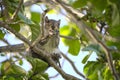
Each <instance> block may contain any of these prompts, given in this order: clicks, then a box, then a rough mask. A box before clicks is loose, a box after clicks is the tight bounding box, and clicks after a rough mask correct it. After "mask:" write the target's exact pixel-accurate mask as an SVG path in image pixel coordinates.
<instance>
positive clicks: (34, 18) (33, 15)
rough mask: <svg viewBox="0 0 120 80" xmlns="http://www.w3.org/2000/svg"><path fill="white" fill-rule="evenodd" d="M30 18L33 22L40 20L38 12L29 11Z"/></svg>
mask: <svg viewBox="0 0 120 80" xmlns="http://www.w3.org/2000/svg"><path fill="white" fill-rule="evenodd" d="M31 20H32V21H34V22H37V23H39V22H40V13H38V12H31Z"/></svg>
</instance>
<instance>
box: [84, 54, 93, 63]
mask: <svg viewBox="0 0 120 80" xmlns="http://www.w3.org/2000/svg"><path fill="white" fill-rule="evenodd" d="M91 54H92V52H90V53H89V54H88V55H86V56H85V57H84V59H83V60H82V63H83V64H85V63H86V62H87V60H88V59H89V57H90V56H91Z"/></svg>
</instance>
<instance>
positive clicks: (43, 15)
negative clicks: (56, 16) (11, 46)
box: [31, 9, 49, 47]
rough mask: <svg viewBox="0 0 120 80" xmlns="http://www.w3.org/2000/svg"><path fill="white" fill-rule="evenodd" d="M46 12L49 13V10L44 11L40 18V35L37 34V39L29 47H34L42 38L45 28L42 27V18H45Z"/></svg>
mask: <svg viewBox="0 0 120 80" xmlns="http://www.w3.org/2000/svg"><path fill="white" fill-rule="evenodd" d="M48 11H49V10H48V9H46V10H45V11H44V12H43V13H42V18H41V33H40V34H39V36H38V37H37V39H36V40H35V41H34V42H33V43H32V46H31V47H33V46H34V45H36V44H37V43H38V42H39V41H40V39H41V38H42V37H44V28H45V26H44V18H45V15H46V13H47V12H48Z"/></svg>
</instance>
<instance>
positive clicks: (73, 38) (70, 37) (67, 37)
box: [60, 35, 80, 40]
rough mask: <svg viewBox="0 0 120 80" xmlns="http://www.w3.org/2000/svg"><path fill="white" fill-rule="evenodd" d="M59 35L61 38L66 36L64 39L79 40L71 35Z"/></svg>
mask: <svg viewBox="0 0 120 80" xmlns="http://www.w3.org/2000/svg"><path fill="white" fill-rule="evenodd" d="M60 37H62V38H66V39H72V40H80V39H78V38H75V37H72V36H64V35H60Z"/></svg>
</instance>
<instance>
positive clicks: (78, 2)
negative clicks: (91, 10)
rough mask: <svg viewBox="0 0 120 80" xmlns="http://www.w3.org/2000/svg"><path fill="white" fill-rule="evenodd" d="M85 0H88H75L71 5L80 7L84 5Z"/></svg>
mask: <svg viewBox="0 0 120 80" xmlns="http://www.w3.org/2000/svg"><path fill="white" fill-rule="evenodd" d="M87 1H88V0H76V1H75V2H74V3H73V4H72V6H73V7H74V8H81V7H84V6H86V4H87Z"/></svg>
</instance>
